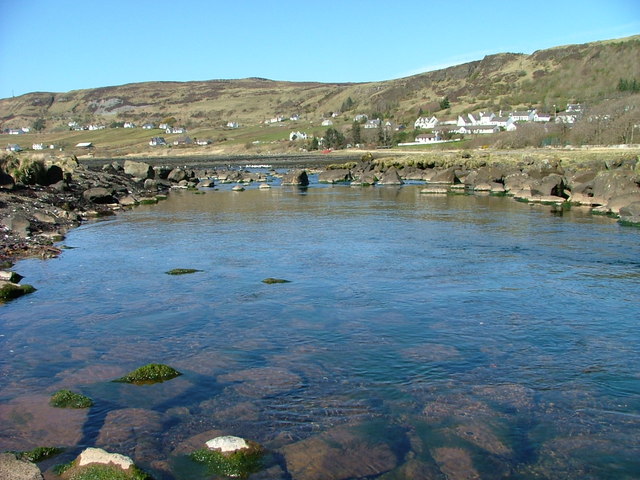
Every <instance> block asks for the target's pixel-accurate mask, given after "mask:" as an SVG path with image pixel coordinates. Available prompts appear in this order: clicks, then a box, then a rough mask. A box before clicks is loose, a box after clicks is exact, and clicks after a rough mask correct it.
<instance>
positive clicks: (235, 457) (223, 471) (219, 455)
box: [189, 442, 264, 478]
mask: <svg viewBox="0 0 640 480" xmlns="http://www.w3.org/2000/svg"><path fill="white" fill-rule="evenodd" d="M263 456H264V449H263V448H262V447H261V446H260V445H258V444H256V443H253V442H250V443H249V448H244V449H241V450H236V451H235V452H230V453H228V452H227V453H225V452H220V451H218V450H211V449H209V448H201V449H200V450H196V451H195V452H193V453H192V454H191V455H190V456H189V458H191V460H193V461H194V462H197V463H201V464H204V465H206V466H207V468H208V469H209V473H211V474H216V475H225V476H227V477H234V478H247V477H248V476H249V475H251V474H252V473H255V472H257V471H259V470H261V469H262V458H263Z"/></svg>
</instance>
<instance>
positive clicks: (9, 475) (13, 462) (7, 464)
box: [0, 453, 43, 480]
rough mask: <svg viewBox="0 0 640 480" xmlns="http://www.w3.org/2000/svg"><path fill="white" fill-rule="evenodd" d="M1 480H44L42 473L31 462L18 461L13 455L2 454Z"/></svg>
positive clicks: (0, 459) (0, 460) (0, 458)
mask: <svg viewBox="0 0 640 480" xmlns="http://www.w3.org/2000/svg"><path fill="white" fill-rule="evenodd" d="M0 478H2V479H3V480H42V478H43V477H42V472H41V471H40V469H39V468H38V467H37V466H36V465H35V464H34V463H31V462H27V461H24V460H18V459H17V458H16V456H15V455H14V454H13V453H0Z"/></svg>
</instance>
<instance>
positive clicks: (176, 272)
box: [164, 268, 202, 275]
mask: <svg viewBox="0 0 640 480" xmlns="http://www.w3.org/2000/svg"><path fill="white" fill-rule="evenodd" d="M201 271H202V270H197V269H195V268H174V269H173V270H169V271H167V272H164V273H166V274H167V275H187V274H189V273H196V272H201Z"/></svg>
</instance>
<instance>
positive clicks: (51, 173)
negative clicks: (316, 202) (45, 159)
mask: <svg viewBox="0 0 640 480" xmlns="http://www.w3.org/2000/svg"><path fill="white" fill-rule="evenodd" d="M63 179H64V172H63V171H62V168H60V167H59V166H58V165H51V166H50V167H49V168H47V170H46V172H45V174H44V177H43V185H53V184H54V183H58V182H61V181H62V180H63Z"/></svg>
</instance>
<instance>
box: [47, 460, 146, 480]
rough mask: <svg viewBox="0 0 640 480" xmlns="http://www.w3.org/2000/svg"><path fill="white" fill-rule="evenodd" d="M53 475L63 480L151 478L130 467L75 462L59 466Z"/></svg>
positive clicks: (141, 479) (142, 479) (132, 479)
mask: <svg viewBox="0 0 640 480" xmlns="http://www.w3.org/2000/svg"><path fill="white" fill-rule="evenodd" d="M55 473H56V474H57V475H59V476H60V478H62V479H63V480H152V477H151V476H150V475H149V474H148V473H146V472H144V471H142V470H140V469H139V468H138V467H136V466H135V465H134V466H131V467H129V468H128V469H127V470H123V469H122V468H120V467H118V466H116V465H113V464H108V465H102V464H95V463H94V464H91V465H85V466H78V465H76V464H75V462H72V463H70V464H66V465H61V466H59V467H58V468H56V469H55Z"/></svg>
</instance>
